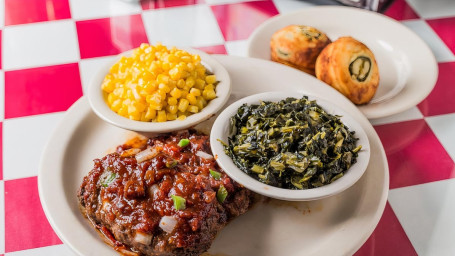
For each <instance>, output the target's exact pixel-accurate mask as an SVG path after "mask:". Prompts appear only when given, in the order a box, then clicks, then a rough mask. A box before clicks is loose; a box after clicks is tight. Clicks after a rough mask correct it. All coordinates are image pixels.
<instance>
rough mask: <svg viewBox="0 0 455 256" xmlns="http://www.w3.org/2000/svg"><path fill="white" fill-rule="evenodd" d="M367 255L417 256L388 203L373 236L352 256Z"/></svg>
mask: <svg viewBox="0 0 455 256" xmlns="http://www.w3.org/2000/svg"><path fill="white" fill-rule="evenodd" d="M369 255H407V256H411V255H416V256H417V252H416V251H415V249H414V247H413V246H412V244H411V241H409V238H408V236H407V235H406V233H405V232H404V229H403V227H402V226H401V224H400V222H399V220H398V218H397V216H396V215H395V213H394V212H393V209H392V207H390V204H389V203H387V204H386V206H385V209H384V213H383V215H382V217H381V220H380V221H379V223H378V226H377V227H376V229H375V230H374V232H373V234H371V236H370V238H368V240H367V241H366V242H365V243H364V244H363V246H362V247H361V248H360V249H359V250H358V251H357V252H356V253H355V254H354V256H369Z"/></svg>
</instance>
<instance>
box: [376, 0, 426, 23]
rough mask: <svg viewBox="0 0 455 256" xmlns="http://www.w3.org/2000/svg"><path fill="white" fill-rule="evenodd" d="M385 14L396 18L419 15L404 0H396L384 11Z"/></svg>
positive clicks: (409, 18)
mask: <svg viewBox="0 0 455 256" xmlns="http://www.w3.org/2000/svg"><path fill="white" fill-rule="evenodd" d="M384 14H385V15H387V16H389V17H391V18H394V19H396V20H400V21H401V20H411V19H418V18H419V15H417V13H416V12H415V11H414V9H412V7H411V6H409V5H408V4H407V3H406V1H405V0H396V1H394V2H392V4H391V5H390V6H389V8H387V10H386V11H385V12H384Z"/></svg>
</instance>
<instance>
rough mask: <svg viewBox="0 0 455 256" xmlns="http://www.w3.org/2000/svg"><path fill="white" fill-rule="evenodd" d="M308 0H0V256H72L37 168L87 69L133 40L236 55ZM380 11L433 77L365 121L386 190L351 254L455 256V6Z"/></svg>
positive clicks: (402, 3) (396, 6) (401, 4)
mask: <svg viewBox="0 0 455 256" xmlns="http://www.w3.org/2000/svg"><path fill="white" fill-rule="evenodd" d="M317 3H318V1H311V2H305V1H297V0H274V1H272V0H261V1H239V0H205V1H204V0H165V1H163V0H158V1H149V0H147V1H142V2H141V3H140V4H139V3H129V2H126V1H119V0H0V40H1V51H0V52H1V62H0V67H1V70H0V87H1V89H0V121H1V123H0V133H1V134H2V136H1V137H0V142H1V143H0V150H1V151H2V154H1V155H0V156H1V158H0V162H1V163H2V164H1V165H0V167H1V169H0V255H1V256H3V255H8V256H13V255H14V256H19V255H74V254H73V253H72V252H71V250H70V249H69V248H68V247H67V246H66V245H64V244H62V242H61V241H60V240H59V238H58V237H57V235H56V234H55V233H54V231H53V230H52V228H51V227H50V225H49V223H48V221H47V219H46V217H45V215H44V212H43V210H42V207H41V205H40V201H39V196H38V190H37V172H38V164H39V158H40V155H41V152H42V150H43V147H44V145H45V143H46V142H47V140H48V138H49V137H50V135H51V133H52V131H53V129H54V128H55V126H56V124H57V123H58V121H59V120H60V119H61V118H62V116H63V115H64V113H65V110H67V109H68V108H69V107H70V106H71V105H72V104H73V103H74V102H75V101H76V100H77V99H78V98H80V97H81V96H82V95H83V94H84V87H85V86H87V84H88V81H89V79H90V78H91V76H92V75H93V72H94V70H96V68H97V67H99V66H100V65H102V64H103V63H105V62H106V61H108V60H110V59H112V56H113V55H115V54H118V53H120V52H123V51H126V50H129V49H132V48H134V47H137V46H139V45H140V44H141V43H142V42H150V43H156V42H158V41H160V42H163V43H164V44H169V45H187V46H191V47H195V48H199V49H203V50H205V51H207V52H210V53H219V54H229V55H240V56H245V55H246V39H247V38H248V37H249V35H250V34H251V32H252V31H253V30H254V29H255V28H256V27H257V26H259V25H260V24H261V23H262V22H264V21H265V20H267V19H268V18H270V17H273V16H275V15H277V14H279V13H287V12H291V11H295V10H296V9H298V8H308V7H310V6H312V5H314V4H317ZM321 3H327V1H322V2H321ZM384 13H385V14H386V15H387V16H390V17H392V18H394V19H396V20H398V21H400V22H402V23H403V24H404V25H405V26H407V27H409V28H411V29H412V30H413V31H415V32H416V33H417V34H418V35H419V36H421V38H422V39H423V40H424V41H425V42H426V43H428V45H429V46H430V47H431V49H432V51H433V53H434V55H435V56H436V59H437V61H438V66H439V78H438V81H437V84H436V86H435V88H434V90H433V92H432V93H431V94H430V95H429V96H428V97H427V98H426V99H425V100H423V101H422V102H421V103H420V104H418V105H417V106H416V107H413V108H412V109H410V110H408V111H406V112H403V113H400V114H397V115H395V116H391V117H388V118H383V119H377V120H371V121H372V123H373V125H374V127H375V129H376V131H377V133H378V134H379V136H380V138H381V141H382V143H383V145H384V147H385V150H386V154H387V158H388V162H389V167H390V193H389V198H388V202H387V205H386V208H385V211H384V215H383V216H382V218H381V221H380V222H379V224H378V226H377V228H376V230H375V231H374V233H373V234H372V235H371V237H370V238H369V239H368V241H367V242H366V243H365V244H364V245H363V246H362V248H361V249H360V250H359V251H358V252H357V253H356V254H355V255H356V256H364V255H455V242H454V241H455V218H454V217H453V216H455V179H453V178H454V177H455V165H454V160H455V133H454V131H455V103H454V99H455V56H454V53H455V1H451V0H438V1H426V0H396V1H394V2H393V3H392V4H391V5H390V7H389V8H388V9H387V10H386V11H385V12H384ZM62 86H64V87H63V88H64V89H62Z"/></svg>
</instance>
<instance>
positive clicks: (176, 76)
mask: <svg viewBox="0 0 455 256" xmlns="http://www.w3.org/2000/svg"><path fill="white" fill-rule="evenodd" d="M216 84H217V80H216V76H215V75H213V74H209V72H208V71H207V69H206V68H205V67H204V66H203V65H202V63H201V58H200V56H199V55H197V54H191V53H188V52H186V51H184V50H181V49H177V48H175V47H173V48H169V49H168V48H167V47H166V46H164V45H161V44H157V45H154V46H153V45H148V44H142V45H141V46H140V47H139V48H136V49H135V50H134V51H133V54H132V55H131V56H130V57H122V58H121V59H120V60H119V61H117V62H116V63H115V64H114V65H113V66H112V67H111V68H110V70H109V74H107V75H106V77H105V78H104V81H103V83H102V85H101V88H102V90H103V92H104V95H105V98H106V102H107V104H108V105H109V107H110V108H111V109H112V110H113V111H114V112H116V113H117V114H119V115H121V116H123V117H126V118H129V119H132V120H137V121H145V122H149V121H153V122H164V121H171V120H176V119H178V120H183V119H185V118H186V117H187V116H189V115H191V114H194V113H198V112H199V111H201V110H202V109H203V108H204V107H205V106H206V105H207V104H208V102H209V101H210V100H212V99H214V98H216V93H215V87H216Z"/></svg>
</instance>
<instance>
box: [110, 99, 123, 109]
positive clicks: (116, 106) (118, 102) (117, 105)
mask: <svg viewBox="0 0 455 256" xmlns="http://www.w3.org/2000/svg"><path fill="white" fill-rule="evenodd" d="M121 107H122V100H120V99H116V100H114V102H112V104H111V109H112V110H113V111H115V112H118V110H119V109H120V108H121Z"/></svg>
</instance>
